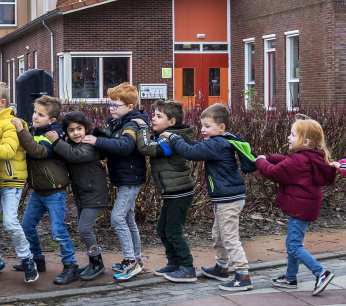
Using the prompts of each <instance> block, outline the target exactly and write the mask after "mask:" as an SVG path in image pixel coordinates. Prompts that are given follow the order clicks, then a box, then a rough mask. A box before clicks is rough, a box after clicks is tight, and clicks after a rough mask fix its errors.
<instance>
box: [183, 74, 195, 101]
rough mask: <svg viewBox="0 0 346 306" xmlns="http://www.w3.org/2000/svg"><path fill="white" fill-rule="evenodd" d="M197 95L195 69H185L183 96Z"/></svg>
mask: <svg viewBox="0 0 346 306" xmlns="http://www.w3.org/2000/svg"><path fill="white" fill-rule="evenodd" d="M194 95H195V69H194V68H183V96H185V97H187V96H194Z"/></svg>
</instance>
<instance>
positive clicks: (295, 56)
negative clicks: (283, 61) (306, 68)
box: [290, 36, 299, 79]
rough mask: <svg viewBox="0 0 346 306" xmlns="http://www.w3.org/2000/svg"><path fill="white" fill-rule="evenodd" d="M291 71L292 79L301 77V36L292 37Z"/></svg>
mask: <svg viewBox="0 0 346 306" xmlns="http://www.w3.org/2000/svg"><path fill="white" fill-rule="evenodd" d="M290 40H291V41H290V53H291V54H290V67H291V69H290V73H291V78H292V79H298V78H299V36H293V37H291V38H290Z"/></svg>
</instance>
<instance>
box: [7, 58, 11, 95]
mask: <svg viewBox="0 0 346 306" xmlns="http://www.w3.org/2000/svg"><path fill="white" fill-rule="evenodd" d="M7 85H8V88H11V61H10V60H8V61H7Z"/></svg>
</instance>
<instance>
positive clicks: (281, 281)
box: [270, 275, 297, 289]
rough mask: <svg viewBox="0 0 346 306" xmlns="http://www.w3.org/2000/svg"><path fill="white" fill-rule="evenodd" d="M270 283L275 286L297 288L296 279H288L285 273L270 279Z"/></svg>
mask: <svg viewBox="0 0 346 306" xmlns="http://www.w3.org/2000/svg"><path fill="white" fill-rule="evenodd" d="M270 283H271V284H272V285H273V286H275V287H281V288H288V289H297V280H292V281H289V280H288V279H287V278H286V276H285V275H283V276H280V277H278V278H274V279H272V281H271V282H270Z"/></svg>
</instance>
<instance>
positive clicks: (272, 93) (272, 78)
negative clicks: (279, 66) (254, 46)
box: [268, 52, 276, 106]
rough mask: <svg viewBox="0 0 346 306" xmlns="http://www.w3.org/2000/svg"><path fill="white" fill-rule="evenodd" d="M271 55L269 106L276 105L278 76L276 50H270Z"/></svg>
mask: <svg viewBox="0 0 346 306" xmlns="http://www.w3.org/2000/svg"><path fill="white" fill-rule="evenodd" d="M268 56H269V106H275V105H276V103H275V96H276V76H275V52H270V53H269V54H268Z"/></svg>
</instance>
